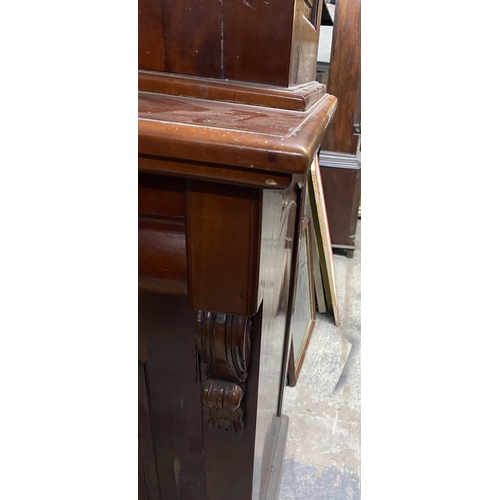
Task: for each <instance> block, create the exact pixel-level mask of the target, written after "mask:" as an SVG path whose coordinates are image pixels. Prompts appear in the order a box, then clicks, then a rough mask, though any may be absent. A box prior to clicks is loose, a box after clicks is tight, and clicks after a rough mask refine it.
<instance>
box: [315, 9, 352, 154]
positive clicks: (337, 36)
mask: <svg viewBox="0 0 500 500" xmlns="http://www.w3.org/2000/svg"><path fill="white" fill-rule="evenodd" d="M360 79H361V0H337V2H336V4H335V19H334V27H333V40H332V51H331V56H330V76H329V81H328V87H327V88H328V92H329V93H330V94H333V95H334V96H336V97H337V98H338V99H339V107H338V110H337V113H336V115H335V117H334V118H333V120H332V123H331V124H330V126H329V127H328V130H327V132H326V135H325V138H324V140H323V144H322V148H323V149H325V150H328V151H339V152H342V153H351V154H355V153H356V148H357V145H358V137H357V136H355V135H353V132H354V119H355V118H354V117H355V114H356V105H357V101H358V89H359V86H360Z"/></svg>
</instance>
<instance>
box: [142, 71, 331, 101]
mask: <svg viewBox="0 0 500 500" xmlns="http://www.w3.org/2000/svg"><path fill="white" fill-rule="evenodd" d="M138 84H139V90H140V91H143V92H155V93H159V94H170V95H177V96H185V97H196V98H199V99H210V100H214V101H226V102H235V103H239V104H249V105H253V106H266V107H270V108H280V109H289V110H295V111H306V110H307V109H308V108H309V106H311V105H312V104H314V103H315V102H316V101H317V100H318V99H319V98H320V97H322V96H323V95H324V94H325V91H326V88H325V86H324V85H322V84H320V83H318V82H316V81H314V82H307V83H304V84H303V85H298V86H295V87H292V88H275V87H263V86H257V85H251V84H248V83H242V82H234V81H233V82H229V81H223V80H222V81H221V80H212V79H208V78H200V77H192V76H184V75H173V74H169V73H157V72H153V71H139V82H138Z"/></svg>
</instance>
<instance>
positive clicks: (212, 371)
mask: <svg viewBox="0 0 500 500" xmlns="http://www.w3.org/2000/svg"><path fill="white" fill-rule="evenodd" d="M251 326H252V322H251V319H250V318H248V317H246V316H234V315H231V314H221V313H211V312H203V311H200V312H198V323H197V331H196V339H197V348H198V351H199V353H200V357H201V361H202V362H203V363H204V364H205V366H206V370H205V375H206V377H207V380H206V382H205V384H204V386H203V390H202V397H201V400H202V404H203V406H204V407H205V408H207V409H208V415H209V416H208V426H209V428H212V427H213V426H214V425H216V426H217V427H219V428H221V429H226V430H231V429H232V430H234V431H235V432H237V433H238V434H241V432H242V431H243V417H244V411H243V409H242V408H241V403H242V400H243V394H244V390H245V384H244V383H245V381H246V379H247V377H248V367H249V362H250V349H251V345H250V332H251Z"/></svg>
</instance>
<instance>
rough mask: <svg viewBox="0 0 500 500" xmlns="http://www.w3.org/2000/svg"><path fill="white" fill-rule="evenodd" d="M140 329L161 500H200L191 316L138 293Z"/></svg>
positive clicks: (183, 301) (167, 301)
mask: <svg viewBox="0 0 500 500" xmlns="http://www.w3.org/2000/svg"><path fill="white" fill-rule="evenodd" d="M139 323H140V324H141V326H142V328H143V329H144V330H145V331H146V332H147V337H148V364H147V376H148V390H149V411H150V421H151V433H152V437H153V442H154V447H155V455H156V464H157V473H158V482H159V487H160V488H159V489H160V499H161V500H173V499H180V500H183V499H186V500H190V499H200V500H201V499H204V498H205V495H204V485H203V482H204V481H203V453H202V421H201V406H200V392H201V381H200V376H199V372H198V370H197V366H198V363H197V355H196V352H195V349H194V346H195V330H196V312H195V311H192V310H191V309H189V307H188V306H187V298H186V297H184V296H169V295H158V294H150V293H143V294H139ZM148 500H150V499H148ZM207 500H208V499H207Z"/></svg>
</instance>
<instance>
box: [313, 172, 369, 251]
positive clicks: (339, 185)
mask: <svg viewBox="0 0 500 500" xmlns="http://www.w3.org/2000/svg"><path fill="white" fill-rule="evenodd" d="M321 177H322V179H323V187H324V191H325V193H328V196H325V204H326V210H327V213H328V220H329V221H333V223H332V222H330V225H329V227H330V236H331V240H332V244H333V245H334V246H339V247H342V248H345V249H346V250H354V247H355V238H356V226H357V222H358V209H359V203H360V196H361V169H350V168H334V167H333V168H332V167H321ZM348 256H349V257H352V254H349V255H348Z"/></svg>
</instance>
